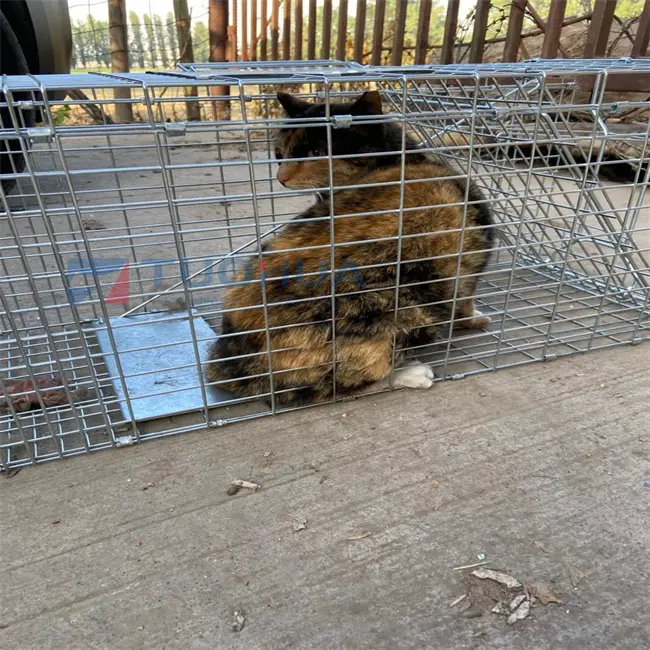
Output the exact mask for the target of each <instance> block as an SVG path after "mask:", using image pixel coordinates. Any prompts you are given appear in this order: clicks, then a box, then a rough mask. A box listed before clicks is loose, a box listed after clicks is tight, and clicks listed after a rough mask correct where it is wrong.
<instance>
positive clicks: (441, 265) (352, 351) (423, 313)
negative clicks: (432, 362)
mask: <svg viewBox="0 0 650 650" xmlns="http://www.w3.org/2000/svg"><path fill="white" fill-rule="evenodd" d="M278 99H279V101H280V103H281V104H282V105H283V107H284V108H285V110H286V111H287V114H288V116H289V117H290V118H293V119H296V118H303V119H304V118H313V117H324V116H325V106H324V105H322V104H320V105H319V104H309V103H307V102H304V101H302V100H299V99H297V98H295V97H293V96H291V95H286V94H279V95H278ZM381 113H382V109H381V98H380V95H379V93H377V92H375V91H371V92H367V93H365V94H364V95H363V96H362V97H361V98H360V99H358V100H357V101H356V102H354V103H353V104H334V103H332V104H330V114H332V115H337V114H338V115H350V114H352V115H370V116H376V115H381ZM331 133H332V153H333V155H334V156H336V155H345V154H360V153H369V154H372V153H375V152H381V151H398V152H399V151H400V150H401V147H402V128H401V127H400V126H399V125H395V124H388V123H384V124H378V123H374V124H369V123H365V124H364V123H363V122H361V121H360V122H359V123H357V122H354V123H353V124H352V126H351V127H350V128H347V129H336V130H334V129H333V130H332V132H331ZM417 147H418V145H417V143H416V142H415V141H414V140H413V139H411V138H410V137H408V138H407V139H406V149H407V154H406V164H405V171H404V177H405V179H407V180H415V181H416V182H414V183H405V184H404V197H403V207H404V212H403V226H402V234H403V239H402V250H401V260H402V264H401V270H400V291H399V310H398V311H397V318H395V283H396V260H397V258H398V243H397V235H398V228H399V225H398V224H399V215H398V213H396V212H393V213H386V212H385V211H387V210H398V209H399V203H400V183H399V180H400V162H401V154H399V153H396V154H394V155H389V156H376V157H374V156H370V157H368V158H352V159H338V160H336V159H335V160H333V161H332V168H333V178H334V186H335V187H336V186H339V185H353V184H371V183H372V184H374V183H387V182H388V183H390V182H393V183H394V184H392V185H384V186H372V187H368V188H360V189H340V190H335V191H334V193H333V205H332V206H330V196H329V189H328V190H326V191H325V192H324V193H323V195H322V196H320V198H319V200H318V202H317V203H316V204H315V205H313V206H311V207H310V208H308V209H307V210H305V211H304V212H303V213H302V214H300V215H298V217H296V218H295V219H294V220H293V221H292V222H290V223H289V224H287V225H286V226H284V227H283V228H282V229H281V230H280V231H279V232H278V234H277V235H275V236H274V237H273V239H272V240H270V241H267V242H266V243H265V244H264V246H263V260H264V261H263V264H261V265H260V264H259V262H258V260H257V259H256V258H253V259H252V261H251V263H250V265H248V267H247V270H245V271H242V272H241V273H239V274H238V276H237V277H236V281H238V282H240V283H241V284H237V285H235V286H232V287H231V288H230V289H229V290H228V291H227V292H226V295H225V298H224V302H223V307H224V316H223V327H222V335H221V336H220V337H219V339H218V341H217V342H216V343H215V344H214V347H213V348H212V351H211V354H210V362H209V363H208V364H207V366H206V370H205V372H206V376H207V378H208V380H209V381H211V382H222V383H220V384H219V387H220V388H224V389H226V390H228V391H230V392H231V393H233V394H235V395H238V396H266V397H268V394H269V393H270V390H271V387H270V382H269V374H268V373H269V368H268V361H269V355H268V348H267V336H268V337H269V339H270V344H271V350H272V368H273V384H274V386H273V388H274V391H275V392H276V403H277V404H279V405H288V404H299V403H307V402H312V401H323V400H327V399H331V397H332V394H333V388H332V383H333V382H332V380H333V369H332V365H333V364H332V359H333V353H334V349H335V350H336V352H335V355H336V358H335V361H336V363H335V368H336V371H335V374H336V394H337V395H344V394H350V393H355V392H358V391H359V389H361V388H363V387H364V386H367V385H369V384H374V383H375V382H378V381H380V380H385V378H386V377H387V376H388V375H389V374H390V371H391V364H392V362H393V342H394V340H395V342H396V352H395V361H396V362H397V363H401V362H402V361H403V358H404V354H403V352H401V348H403V347H404V346H405V345H408V344H412V342H413V341H414V339H416V338H418V337H421V335H422V334H425V335H426V336H427V340H429V341H430V340H431V334H432V331H435V325H436V324H437V323H440V322H441V321H449V319H450V318H451V305H452V300H453V294H454V282H455V278H456V271H457V264H458V251H459V247H460V241H461V231H460V230H456V231H454V232H449V231H451V230H453V229H459V228H461V227H462V225H463V223H462V222H463V206H464V202H465V192H466V188H467V183H466V180H465V179H454V178H451V177H453V176H457V175H458V174H457V172H455V171H454V170H453V169H451V168H449V167H448V166H446V165H445V164H443V163H441V162H440V161H437V160H434V159H433V158H432V157H430V156H428V155H427V154H425V153H424V152H422V151H419V150H418V149H417ZM315 155H316V156H318V155H321V156H325V157H324V158H323V159H322V160H314V161H304V162H296V161H294V160H292V159H294V158H302V157H304V158H307V157H311V156H315ZM326 155H327V133H326V128H325V127H324V126H316V127H298V128H292V127H286V128H283V129H282V130H281V131H280V132H279V135H278V137H277V142H276V156H277V158H278V162H279V163H280V168H279V170H278V180H280V182H281V183H282V184H283V185H285V186H286V187H288V188H329V185H330V180H329V171H328V161H327V157H326ZM418 179H422V180H421V181H419V182H417V181H418ZM469 201H470V205H468V206H467V223H466V229H465V232H464V237H463V243H462V248H463V255H462V256H461V263H460V278H461V279H460V280H459V283H458V296H457V298H458V300H457V307H456V313H455V318H456V319H459V320H461V324H463V325H465V326H466V327H473V328H481V327H484V326H486V325H487V322H488V319H487V318H486V317H484V316H482V315H481V314H480V313H479V312H477V311H476V310H475V308H474V295H475V291H476V284H477V281H478V278H479V275H480V274H481V273H482V272H483V270H484V269H485V266H486V264H487V262H488V257H489V253H490V249H491V247H492V243H493V236H494V235H493V230H492V228H491V226H492V218H491V214H490V210H489V207H488V205H487V203H486V202H485V199H484V197H483V196H482V194H481V193H480V192H479V190H478V189H477V188H476V187H474V186H473V185H470V186H469ZM449 204H457V205H449ZM423 206H436V207H423ZM412 208H415V209H414V210H413V209H412ZM330 212H332V214H333V215H335V220H334V228H333V230H334V239H335V242H336V243H337V244H346V243H347V242H356V243H353V244H348V245H342V246H336V247H335V254H334V258H335V270H336V272H335V293H336V298H335V301H334V313H335V339H336V340H335V343H336V345H335V348H334V346H333V345H332V338H333V326H332V300H331V274H330V273H329V269H330V256H331V247H330V228H331V225H332V224H331V219H330ZM372 212H374V213H375V214H359V213H372ZM357 214H359V216H355V215H357ZM344 215H351V216H344ZM444 231H446V232H444ZM413 235H415V236H413ZM378 239H383V241H375V240H378ZM366 242H367V243H366ZM432 258H438V259H432ZM260 267H262V268H260ZM262 270H263V280H262V282H263V287H264V293H265V298H266V301H267V305H268V308H267V318H268V327H269V328H270V332H269V333H268V334H267V332H266V330H265V314H264V309H263V307H262V304H263V295H262V283H261V282H260V276H261V271H262ZM309 274H311V275H309ZM296 276H298V277H296ZM247 280H248V281H249V282H246V281H247ZM251 280H252V281H251ZM398 372H400V371H398ZM401 373H402V374H401V375H394V376H397V379H396V380H395V384H397V385H403V386H415V387H428V386H430V385H431V383H432V377H433V374H432V373H431V371H430V369H429V368H428V367H426V366H410V367H407V368H406V370H403V371H401Z"/></svg>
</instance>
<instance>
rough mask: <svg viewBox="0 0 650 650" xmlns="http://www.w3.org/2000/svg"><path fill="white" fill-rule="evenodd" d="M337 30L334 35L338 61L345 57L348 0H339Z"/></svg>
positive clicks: (343, 59)
mask: <svg viewBox="0 0 650 650" xmlns="http://www.w3.org/2000/svg"><path fill="white" fill-rule="evenodd" d="M338 32H339V33H338V34H337V36H336V58H337V59H338V60H339V61H345V59H347V54H346V51H345V50H346V48H345V45H346V41H347V40H348V34H347V32H348V0H340V2H339V25H338Z"/></svg>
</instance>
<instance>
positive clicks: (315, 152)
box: [310, 149, 327, 158]
mask: <svg viewBox="0 0 650 650" xmlns="http://www.w3.org/2000/svg"><path fill="white" fill-rule="evenodd" d="M310 155H311V156H312V157H313V158H320V157H321V156H326V155H327V151H325V150H324V149H314V150H313V151H312V152H311V154H310Z"/></svg>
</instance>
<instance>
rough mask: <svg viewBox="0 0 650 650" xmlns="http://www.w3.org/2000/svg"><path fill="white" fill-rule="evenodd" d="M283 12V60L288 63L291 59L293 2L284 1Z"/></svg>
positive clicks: (289, 0)
mask: <svg viewBox="0 0 650 650" xmlns="http://www.w3.org/2000/svg"><path fill="white" fill-rule="evenodd" d="M282 12H283V15H282V58H283V59H284V60H285V61H288V60H289V59H290V58H291V0H284V9H283V10H282Z"/></svg>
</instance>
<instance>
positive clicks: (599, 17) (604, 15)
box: [582, 0, 616, 59]
mask: <svg viewBox="0 0 650 650" xmlns="http://www.w3.org/2000/svg"><path fill="white" fill-rule="evenodd" d="M615 11H616V0H596V3H595V5H594V10H593V12H592V14H591V25H589V31H588V32H587V43H586V45H585V51H584V54H583V55H582V58H583V59H593V58H594V57H598V58H599V57H603V56H605V53H606V52H607V38H608V37H609V32H610V30H611V28H612V21H613V20H614V12H615Z"/></svg>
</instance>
